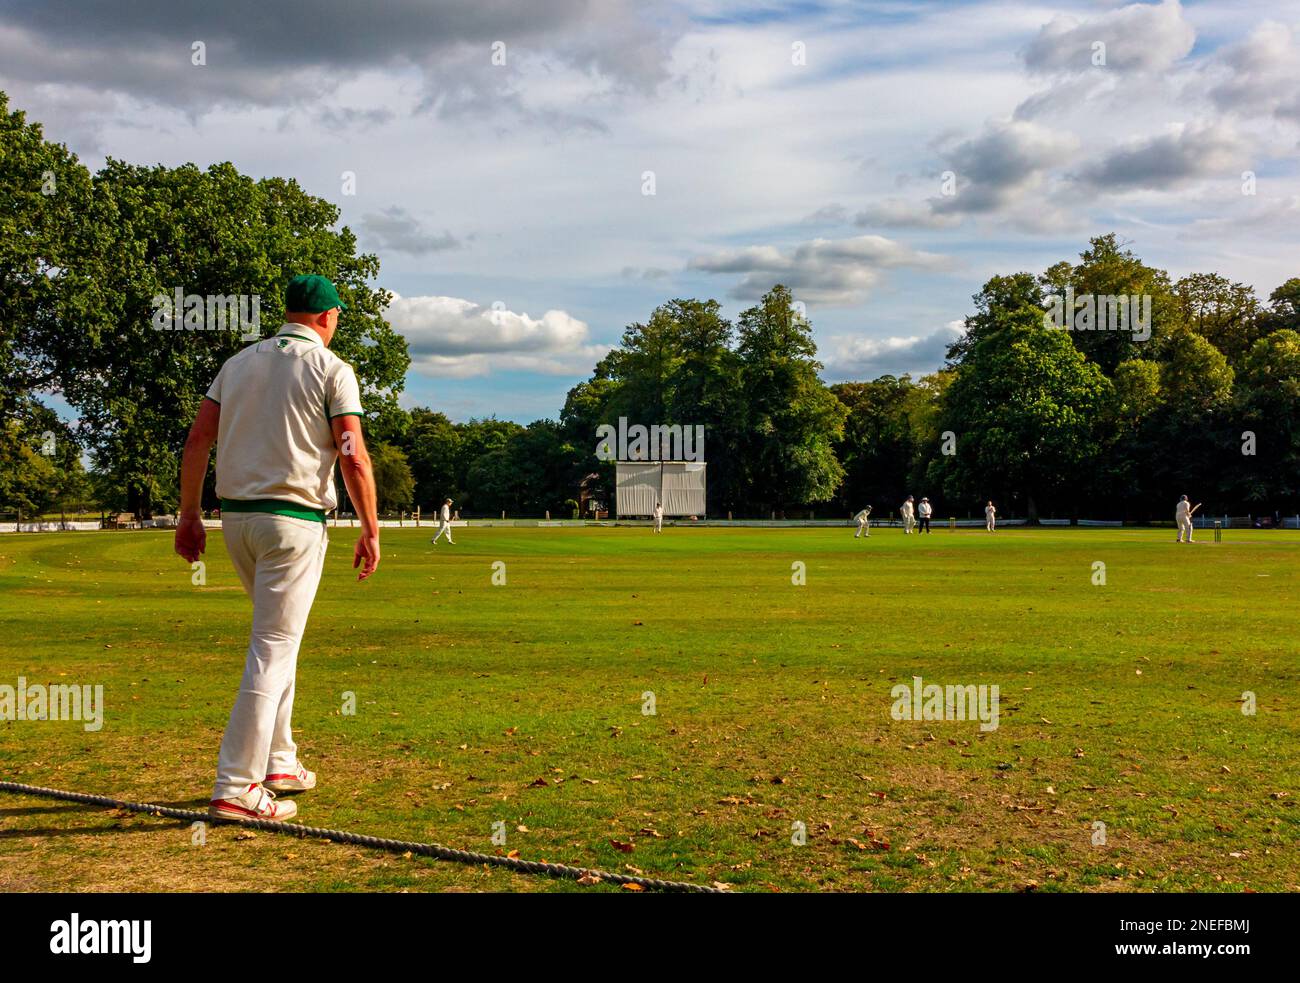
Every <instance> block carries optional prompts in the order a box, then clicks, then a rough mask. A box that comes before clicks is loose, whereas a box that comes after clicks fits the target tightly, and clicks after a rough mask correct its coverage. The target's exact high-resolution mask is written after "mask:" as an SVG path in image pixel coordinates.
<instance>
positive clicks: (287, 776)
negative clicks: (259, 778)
mask: <svg viewBox="0 0 1300 983" xmlns="http://www.w3.org/2000/svg"><path fill="white" fill-rule="evenodd" d="M262 784H263V785H264V786H265V787H266V788H268V789H270V790H271V791H272V792H308V791H310V790H311V789H314V788H315V787H316V773H315V772H314V771H308V770H307V769H306V768H304V767H303V766H302V762H301V761H299V762H298V769H297V771H293V772H287V773H286V772H281V773H279V774H275V775H267V776H266V781H264V782H263V783H262Z"/></svg>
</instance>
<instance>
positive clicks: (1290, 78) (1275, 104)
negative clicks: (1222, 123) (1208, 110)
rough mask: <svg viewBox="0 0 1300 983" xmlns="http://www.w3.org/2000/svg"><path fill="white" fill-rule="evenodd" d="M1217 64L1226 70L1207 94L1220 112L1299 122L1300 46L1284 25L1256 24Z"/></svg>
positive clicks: (1269, 22)
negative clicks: (1248, 34)
mask: <svg viewBox="0 0 1300 983" xmlns="http://www.w3.org/2000/svg"><path fill="white" fill-rule="evenodd" d="M1218 64H1219V66H1220V67H1221V69H1223V70H1226V71H1225V72H1224V73H1223V75H1224V77H1222V78H1221V79H1220V80H1219V81H1218V82H1217V83H1216V84H1214V85H1213V86H1212V87H1211V88H1210V90H1209V93H1208V94H1209V97H1210V99H1211V100H1212V101H1213V102H1214V104H1215V105H1216V106H1217V107H1218V108H1219V109H1220V110H1222V111H1223V112H1228V113H1233V114H1237V115H1241V116H1270V115H1272V116H1276V117H1279V118H1281V119H1287V120H1290V121H1292V122H1296V123H1300V44H1298V43H1297V39H1296V37H1295V36H1294V35H1293V34H1292V33H1291V29H1290V28H1288V27H1287V26H1286V25H1285V24H1279V23H1277V22H1275V21H1267V22H1265V23H1263V24H1261V25H1259V27H1257V28H1256V29H1255V30H1254V31H1253V32H1252V33H1251V35H1250V37H1248V38H1246V39H1245V40H1244V41H1241V42H1239V43H1238V44H1235V45H1232V46H1230V47H1228V48H1226V49H1225V50H1224V51H1223V52H1222V54H1221V56H1220V57H1219V58H1218Z"/></svg>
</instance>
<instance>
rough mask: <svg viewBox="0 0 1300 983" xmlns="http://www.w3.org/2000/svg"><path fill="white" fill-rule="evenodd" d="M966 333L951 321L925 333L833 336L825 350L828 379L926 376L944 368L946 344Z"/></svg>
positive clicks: (958, 322)
mask: <svg viewBox="0 0 1300 983" xmlns="http://www.w3.org/2000/svg"><path fill="white" fill-rule="evenodd" d="M963 334H965V328H964V326H963V322H961V321H952V322H949V323H948V324H945V325H944V326H943V327H941V328H938V329H936V330H935V331H932V332H930V334H928V335H911V336H907V337H897V336H895V337H889V338H863V337H856V336H845V335H835V336H832V337H831V338H830V339H828V344H827V346H826V351H825V353H824V354H825V361H826V375H827V376H828V377H830V378H843V379H854V380H857V381H865V380H868V379H876V378H879V377H880V376H882V375H902V374H903V373H905V372H906V373H911V375H912V376H913V377H918V376H921V375H926V374H928V373H930V372H934V371H936V370H937V369H941V368H943V365H944V361H945V359H946V357H947V353H948V346H949V345H951V344H952V343H953V342H954V341H956V340H957V339H958V338H960V337H961V336H962V335H963Z"/></svg>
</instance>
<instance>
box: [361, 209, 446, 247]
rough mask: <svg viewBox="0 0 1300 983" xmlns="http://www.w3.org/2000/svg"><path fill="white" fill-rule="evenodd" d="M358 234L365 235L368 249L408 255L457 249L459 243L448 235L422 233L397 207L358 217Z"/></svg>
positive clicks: (415, 222) (415, 221)
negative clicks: (359, 227) (359, 229)
mask: <svg viewBox="0 0 1300 983" xmlns="http://www.w3.org/2000/svg"><path fill="white" fill-rule="evenodd" d="M361 231H362V232H363V233H364V234H365V237H366V244H367V246H369V247H373V248H375V249H387V250H392V251H394V252H399V253H409V254H410V255H412V256H424V255H427V254H428V253H435V252H439V251H441V250H444V249H458V248H459V247H460V245H461V242H460V240H459V239H457V238H456V237H455V236H453V235H452V234H451V233H450V232H443V233H442V234H441V235H437V234H435V233H432V232H428V231H426V230H425V229H424V227H423V226H421V224H420V223H419V222H418V221H417V220H416V219H415V218H414V217H413V216H412V215H410V214H409V213H408V212H407V211H406V210H405V209H404V208H397V207H393V208H385V209H384V210H383V211H381V212H368V213H367V214H365V215H363V216H361Z"/></svg>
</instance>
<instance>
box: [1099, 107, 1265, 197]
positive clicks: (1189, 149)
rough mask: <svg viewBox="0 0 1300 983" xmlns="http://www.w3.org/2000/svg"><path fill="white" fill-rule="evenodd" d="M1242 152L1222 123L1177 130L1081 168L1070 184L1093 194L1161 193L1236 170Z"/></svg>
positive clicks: (1242, 147) (1122, 148)
mask: <svg viewBox="0 0 1300 983" xmlns="http://www.w3.org/2000/svg"><path fill="white" fill-rule="evenodd" d="M1245 149H1246V148H1245V145H1244V144H1243V142H1242V140H1241V139H1240V138H1238V137H1237V136H1236V134H1234V133H1233V131H1232V129H1231V128H1230V127H1229V126H1227V125H1226V124H1223V123H1203V124H1190V125H1185V126H1184V125H1180V126H1177V127H1175V128H1173V129H1171V130H1169V131H1168V132H1166V133H1161V134H1159V135H1157V136H1153V137H1147V138H1145V139H1142V138H1139V139H1138V140H1136V141H1133V142H1130V143H1126V144H1124V145H1122V146H1120V147H1118V148H1116V149H1114V150H1112V151H1110V152H1108V153H1106V154H1104V155H1102V156H1101V157H1099V158H1098V159H1097V160H1095V161H1092V162H1090V163H1088V164H1087V165H1085V166H1084V167H1082V168H1080V169H1079V171H1078V172H1077V173H1076V174H1075V175H1073V180H1074V182H1075V183H1076V184H1078V185H1081V186H1083V187H1084V188H1088V189H1092V190H1094V191H1106V192H1122V191H1131V190H1133V189H1136V188H1149V189H1152V190H1164V189H1167V188H1169V187H1170V186H1172V185H1177V184H1180V183H1182V182H1185V181H1188V180H1192V179H1194V178H1199V177H1208V176H1211V175H1215V174H1222V173H1225V172H1226V171H1228V170H1229V169H1236V168H1239V166H1240V165H1241V164H1242V162H1243V160H1244V159H1245Z"/></svg>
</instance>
